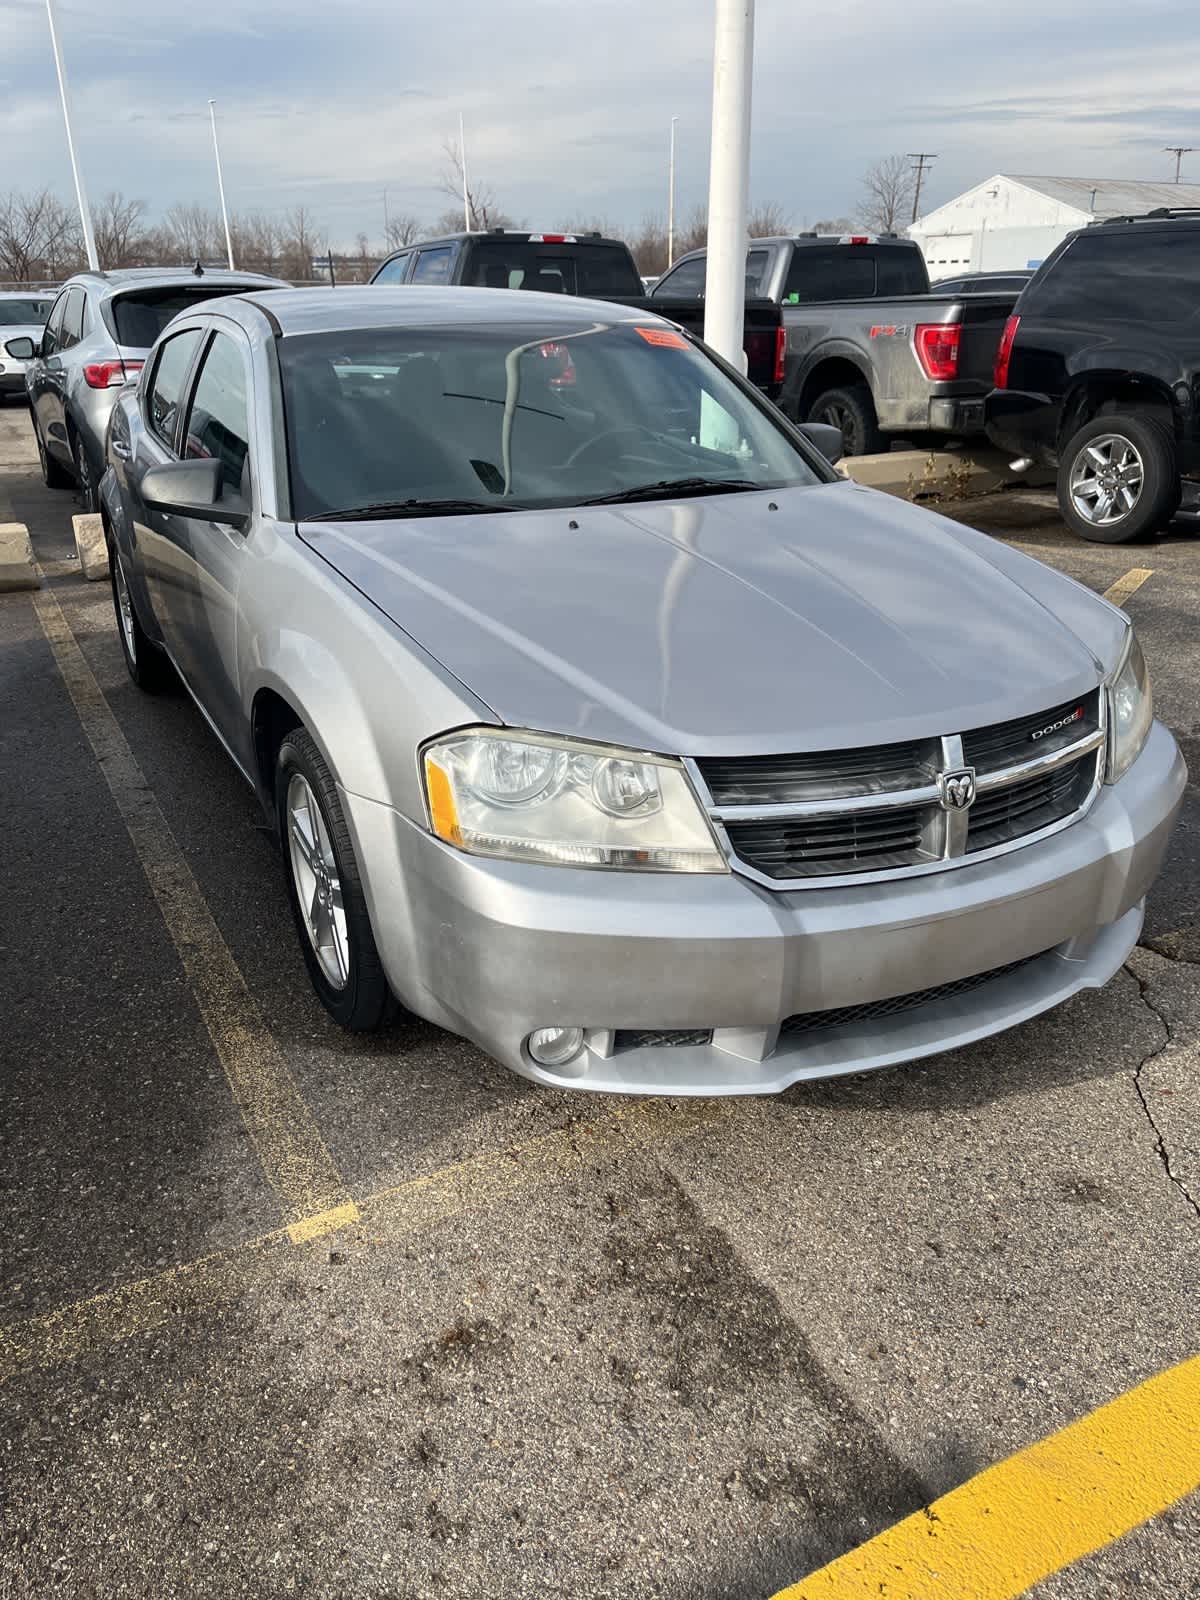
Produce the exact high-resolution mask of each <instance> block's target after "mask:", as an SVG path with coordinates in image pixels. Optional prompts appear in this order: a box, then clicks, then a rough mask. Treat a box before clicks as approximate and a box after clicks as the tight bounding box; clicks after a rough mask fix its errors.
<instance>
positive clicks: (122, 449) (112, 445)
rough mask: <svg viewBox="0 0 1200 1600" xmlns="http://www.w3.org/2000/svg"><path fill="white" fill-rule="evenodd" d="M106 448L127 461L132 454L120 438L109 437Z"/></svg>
mask: <svg viewBox="0 0 1200 1600" xmlns="http://www.w3.org/2000/svg"><path fill="white" fill-rule="evenodd" d="M108 448H109V449H110V450H111V451H112V453H113V455H115V456H119V457H120V458H121V460H122V461H129V460H130V459H131V458H132V456H133V451H132V450H131V449H130V447H129V446H128V445H127V444H125V443H124V441H123V440H121V439H110V440H109V444H108Z"/></svg>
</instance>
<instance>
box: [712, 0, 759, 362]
mask: <svg viewBox="0 0 1200 1600" xmlns="http://www.w3.org/2000/svg"><path fill="white" fill-rule="evenodd" d="M716 10H717V15H716V26H715V30H714V38H713V102H712V156H711V160H710V165H709V175H708V283H707V286H706V290H705V298H704V341H705V343H706V344H708V345H711V346H712V348H713V349H714V350H715V351H716V352H717V354H718V355H719V356H724V357H725V359H726V361H728V362H730V363H732V365H733V366H735V367H740V368H741V369H742V370H743V371H744V370H745V355H744V353H743V350H742V322H743V319H744V316H745V310H746V193H747V190H748V189H749V186H750V98H751V89H752V81H753V76H754V0H716Z"/></svg>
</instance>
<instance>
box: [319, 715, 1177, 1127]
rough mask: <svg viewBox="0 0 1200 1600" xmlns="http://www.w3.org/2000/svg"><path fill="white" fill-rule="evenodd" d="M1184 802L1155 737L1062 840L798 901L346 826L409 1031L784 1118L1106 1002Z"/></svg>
mask: <svg viewBox="0 0 1200 1600" xmlns="http://www.w3.org/2000/svg"><path fill="white" fill-rule="evenodd" d="M1186 778H1187V773H1186V769H1185V767H1184V764H1183V758H1182V756H1181V755H1180V753H1179V750H1178V748H1177V746H1176V744H1175V741H1174V739H1173V738H1172V736H1171V734H1170V733H1169V732H1168V731H1167V730H1166V728H1164V727H1163V726H1162V725H1161V723H1155V724H1154V727H1153V729H1152V730H1151V733H1150V737H1149V738H1148V740H1147V742H1146V746H1145V748H1144V750H1143V751H1142V754H1141V756H1140V757H1139V758H1138V760H1137V761H1136V762H1135V763H1134V765H1133V766H1132V767H1131V768H1130V770H1129V771H1128V772H1127V773H1126V775H1125V776H1124V778H1122V779H1121V781H1120V783H1118V784H1116V785H1114V786H1112V787H1111V788H1110V787H1106V788H1104V789H1103V790H1102V791H1101V794H1100V797H1099V798H1098V800H1097V801H1096V803H1095V805H1094V806H1093V807H1092V809H1091V811H1090V812H1089V813H1088V814H1087V816H1085V817H1083V818H1081V819H1080V820H1079V821H1078V822H1076V823H1074V824H1073V825H1072V826H1070V827H1068V828H1065V829H1063V831H1062V832H1060V833H1057V834H1055V835H1053V836H1052V837H1050V838H1048V839H1044V840H1042V841H1040V842H1039V843H1037V844H1032V845H1029V846H1027V847H1025V848H1024V849H1017V850H1014V851H1012V852H1011V853H1009V854H1007V855H1002V856H998V857H996V858H994V859H992V860H989V861H981V862H977V863H974V864H967V865H962V866H957V867H951V868H948V869H947V870H946V871H945V872H938V873H932V874H930V875H928V876H926V877H917V878H909V879H901V880H893V881H890V882H888V881H880V882H879V883H877V884H868V885H865V886H855V887H849V888H840V889H832V888H830V889H819V888H813V887H806V888H804V889H798V890H792V891H787V892H775V891H773V890H770V889H766V888H761V887H759V886H758V885H756V884H754V883H751V882H750V881H749V880H748V879H746V878H744V877H742V876H740V875H739V874H738V873H737V872H734V873H731V874H729V875H728V876H724V875H722V876H694V877H691V876H686V875H675V874H662V875H650V874H647V875H645V876H642V875H638V874H632V873H617V872H614V873H608V872H586V871H576V870H572V869H568V868H561V867H540V866H530V865H528V864H521V863H512V862H499V861H487V860H483V859H481V858H478V857H472V856H468V855H464V854H462V853H461V852H459V851H456V850H452V849H450V848H449V847H448V846H445V845H443V844H441V843H440V842H438V841H437V840H435V839H434V838H432V837H431V836H430V835H429V834H428V833H426V832H425V831H424V830H422V829H420V828H418V827H416V826H414V825H413V824H412V823H411V822H409V821H408V820H407V819H406V818H403V817H401V816H400V815H399V814H398V813H397V812H396V811H394V810H392V809H391V808H390V807H387V806H384V805H380V804H378V803H377V802H374V801H369V800H364V799H362V798H361V797H358V796H355V795H351V794H346V793H343V805H344V807H345V809H346V813H347V817H348V820H349V822H350V826H351V830H352V833H353V835H354V840H355V845H356V848H357V850H358V858H359V861H360V863H362V865H363V867H364V869H365V870H364V874H363V876H364V879H365V882H366V885H367V889H368V901H369V904H370V909H371V915H372V925H373V928H374V932H375V937H376V941H377V943H378V945H379V949H380V954H381V956H382V958H383V963H384V967H385V969H386V971H387V973H388V977H389V979H390V981H391V983H392V985H393V987H394V989H395V990H396V992H397V994H398V995H399V996H400V998H401V999H402V1000H403V1001H404V1003H405V1004H406V1005H408V1006H409V1007H410V1009H412V1010H413V1011H415V1012H417V1013H418V1014H420V1015H422V1016H425V1017H428V1018H429V1019H430V1020H432V1021H434V1022H438V1023H440V1024H441V1025H443V1026H445V1027H448V1028H451V1029H453V1030H454V1031H455V1032H458V1033H462V1034H465V1035H466V1036H467V1037H469V1038H471V1039H473V1040H474V1041H475V1042H476V1043H477V1044H478V1045H480V1046H481V1048H483V1049H484V1050H486V1051H487V1052H488V1053H489V1054H490V1055H492V1056H494V1057H495V1058H496V1059H497V1060H498V1061H501V1062H503V1063H504V1064H505V1065H507V1066H509V1067H511V1068H513V1069H514V1070H515V1071H517V1072H520V1073H523V1074H524V1075H525V1076H526V1077H529V1078H533V1079H535V1080H536V1081H537V1082H540V1083H545V1084H554V1085H559V1086H570V1087H576V1088H581V1089H597V1090H607V1091H615V1092H625V1093H656V1094H672V1095H686V1094H706V1095H707V1094H763V1093H770V1092H773V1091H776V1090H779V1089H783V1088H785V1087H786V1086H787V1085H788V1084H790V1083H794V1082H796V1081H797V1080H799V1079H803V1078H818V1077H827V1076H832V1075H835V1074H838V1073H844V1072H861V1071H864V1070H866V1069H868V1068H873V1067H882V1066H890V1065H893V1064H895V1063H897V1062H901V1061H908V1060H913V1059H915V1058H916V1057H919V1056H923V1055H930V1054H933V1053H936V1052H938V1051H942V1050H948V1049H952V1048H954V1047H955V1046H957V1045H961V1044H965V1043H967V1042H969V1041H970V1040H973V1039H979V1038H983V1037H985V1036H986V1035H988V1034H991V1033H996V1032H999V1031H1000V1030H1001V1029H1003V1028H1007V1027H1011V1026H1012V1025H1013V1024H1014V1023H1017V1022H1021V1021H1024V1020H1025V1019H1026V1018H1028V1017H1032V1016H1035V1015H1036V1014H1037V1013H1038V1012H1041V1011H1045V1010H1048V1009H1049V1008H1050V1007H1051V1006H1054V1005H1057V1004H1058V1003H1059V1002H1060V1001H1062V1000H1065V999H1067V998H1068V997H1069V996H1070V995H1072V994H1074V993H1076V992H1077V991H1078V990H1080V989H1086V988H1098V987H1100V985H1102V984H1104V983H1106V982H1107V981H1108V979H1109V978H1111V977H1112V975H1113V973H1114V972H1116V970H1117V969H1118V968H1119V967H1120V965H1121V963H1122V962H1123V961H1124V959H1125V957H1126V956H1127V955H1128V953H1129V950H1130V949H1131V948H1132V946H1133V945H1134V944H1135V943H1136V940H1137V937H1138V932H1139V930H1140V927H1141V917H1142V909H1141V908H1142V902H1143V900H1144V898H1145V895H1146V892H1147V890H1148V889H1149V887H1150V885H1151V883H1152V882H1153V880H1154V878H1155V876H1156V874H1157V872H1158V869H1159V866H1160V864H1161V862H1162V858H1163V853H1164V851H1165V849H1166V845H1167V840H1168V838H1169V836H1170V832H1171V828H1172V826H1173V824H1174V821H1175V816H1176V813H1177V811H1178V809H1179V805H1180V803H1181V800H1182V797H1183V789H1184V784H1185V782H1186ZM1031 957H1037V959H1036V960H1030V959H1028V958H1031ZM1015 962H1025V964H1024V965H1022V966H1021V967H1020V968H1019V970H1016V971H1011V972H1007V973H1005V974H1002V975H999V976H997V977H996V978H994V979H991V980H990V981H988V982H986V983H982V984H980V985H979V986H978V987H975V988H973V989H971V990H970V991H969V992H966V993H962V992H959V993H954V994H946V993H943V994H942V995H940V996H937V997H934V998H932V999H931V1000H929V1001H928V1002H926V1003H924V1004H921V1005H917V1006H915V1007H913V1008H912V1009H908V1010H906V1011H904V1012H903V1013H902V1014H900V1015H898V1016H894V1017H891V1018H883V1019H880V1018H878V1017H868V1018H865V1019H862V1020H854V1019H851V1020H841V1021H840V1025H839V1026H836V1027H828V1028H820V1027H818V1028H815V1029H814V1028H813V1027H811V1026H810V1027H808V1028H806V1029H805V1030H804V1031H803V1032H799V1033H793V1032H787V1031H785V1032H783V1033H781V1032H780V1024H781V1022H783V1021H784V1019H786V1018H792V1017H795V1016H797V1015H798V1014H803V1013H811V1012H814V1011H827V1010H833V1009H835V1008H844V1007H861V1006H864V1005H868V1004H870V1003H871V1002H875V1001H882V1000H886V999H890V998H892V997H896V996H908V995H911V994H913V993H914V992H916V991H924V990H929V989H934V988H944V986H947V985H954V984H956V983H958V982H959V980H962V979H966V978H970V977H974V976H975V975H977V974H980V973H990V972H992V971H994V970H995V969H998V968H1006V967H1009V966H1011V964H1013V963H1015ZM810 1021H811V1019H810ZM556 1024H557V1025H563V1026H576V1027H582V1028H584V1029H586V1030H588V1032H587V1049H586V1050H585V1052H584V1054H583V1055H582V1056H581V1057H580V1058H579V1059H578V1060H577V1061H575V1062H572V1063H571V1064H570V1066H569V1067H568V1068H565V1069H563V1070H561V1071H556V1072H550V1071H547V1070H546V1069H544V1068H542V1067H539V1066H537V1065H536V1064H535V1063H534V1062H533V1061H532V1060H530V1058H529V1057H528V1056H527V1055H526V1054H525V1052H524V1049H523V1040H524V1039H525V1038H526V1036H527V1035H528V1034H529V1033H530V1032H531V1031H532V1030H533V1029H535V1028H541V1027H547V1026H552V1025H556ZM710 1029H711V1030H715V1031H714V1032H713V1034H712V1039H711V1042H709V1043H701V1044H690V1045H674V1046H668V1045H663V1044H643V1045H641V1046H640V1048H639V1047H634V1048H629V1049H622V1050H619V1051H614V1030H623V1031H630V1032H632V1031H636V1030H643V1031H666V1030H679V1031H683V1030H702V1031H704V1032H707V1031H708V1030H710Z"/></svg>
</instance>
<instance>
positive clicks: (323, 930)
mask: <svg viewBox="0 0 1200 1600" xmlns="http://www.w3.org/2000/svg"><path fill="white" fill-rule="evenodd" d="M275 808H276V815H277V818H278V822H279V837H280V839H281V841H282V844H283V860H284V870H285V872H286V875H287V888H288V899H289V900H290V901H291V905H292V915H293V917H294V918H295V922H296V931H297V933H298V935H299V938H300V948H301V951H302V953H303V955H304V963H305V965H306V966H307V968H308V976H309V978H310V980H311V982H312V986H313V988H314V989H315V990H316V991H317V997H318V999H319V1000H320V1001H321V1004H322V1005H323V1006H324V1007H325V1009H326V1011H328V1012H329V1014H330V1016H331V1017H333V1019H334V1021H335V1022H339V1023H340V1024H341V1025H342V1027H343V1028H349V1029H351V1030H353V1031H354V1032H358V1033H366V1032H370V1031H372V1030H373V1029H375V1028H381V1027H383V1026H384V1025H385V1024H386V1023H388V1022H390V1021H391V1020H392V1019H393V1017H394V1016H395V1015H396V1012H397V1009H398V1007H397V1005H396V1001H395V999H394V997H393V995H392V992H391V990H390V989H389V987H388V981H387V978H386V977H385V976H384V972H383V964H382V962H381V961H380V959H379V951H378V949H377V948H376V944H375V935H374V934H373V933H372V931H371V919H370V916H369V914H368V912H367V902H366V897H365V896H364V894H363V889H362V879H361V877H360V875H359V870H358V862H357V861H356V859H355V856H354V845H353V843H352V842H351V839H350V830H349V828H347V826H346V818H345V815H344V813H343V811H342V803H341V799H340V798H339V796H338V790H337V784H336V782H335V781H334V778H333V774H332V773H331V772H330V770H329V768H328V766H327V765H326V763H325V759H324V757H323V756H322V755H321V752H320V750H318V748H317V745H316V742H315V741H314V740H313V738H312V737H311V736H310V735H309V734H308V733H307V732H305V730H304V729H303V728H294V729H293V730H292V731H291V733H289V734H288V735H287V736H286V738H285V739H284V741H283V744H282V745H281V746H280V749H279V756H278V759H277V761H276V764H275Z"/></svg>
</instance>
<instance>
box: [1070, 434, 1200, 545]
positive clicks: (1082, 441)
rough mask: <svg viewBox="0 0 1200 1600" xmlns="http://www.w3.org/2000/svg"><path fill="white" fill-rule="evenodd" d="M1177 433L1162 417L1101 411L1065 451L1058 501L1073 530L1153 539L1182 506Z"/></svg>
mask: <svg viewBox="0 0 1200 1600" xmlns="http://www.w3.org/2000/svg"><path fill="white" fill-rule="evenodd" d="M1181 494H1182V485H1181V483H1180V477H1179V463H1178V460H1177V457H1176V451H1175V439H1174V436H1173V434H1171V433H1170V432H1168V430H1167V429H1166V428H1165V427H1164V426H1163V425H1162V423H1161V422H1159V421H1158V420H1157V419H1156V418H1153V417H1146V416H1139V415H1138V414H1137V413H1136V412H1127V413H1125V414H1124V415H1121V414H1120V413H1115V414H1113V415H1107V416H1099V417H1095V418H1093V420H1092V421H1091V422H1087V423H1085V424H1084V425H1083V427H1082V428H1080V429H1079V431H1078V432H1077V433H1076V434H1075V435H1074V436H1073V437H1072V439H1071V440H1070V442H1069V444H1068V445H1067V447H1066V449H1065V450H1064V451H1063V452H1062V456H1061V459H1060V462H1059V468H1058V504H1059V509H1060V510H1061V512H1062V514H1063V520H1064V521H1065V522H1066V524H1067V526H1068V527H1069V528H1071V529H1072V531H1073V532H1075V533H1077V534H1079V535H1080V537H1081V538H1083V539H1090V540H1091V541H1092V542H1093V543H1094V544H1123V543H1129V544H1133V543H1136V542H1137V541H1139V540H1142V539H1151V538H1153V537H1154V535H1155V534H1156V533H1158V532H1160V531H1161V530H1162V529H1163V528H1165V527H1166V525H1167V523H1168V522H1170V520H1171V518H1172V517H1173V516H1174V515H1175V512H1176V511H1177V510H1178V509H1179V501H1180V496H1181Z"/></svg>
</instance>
